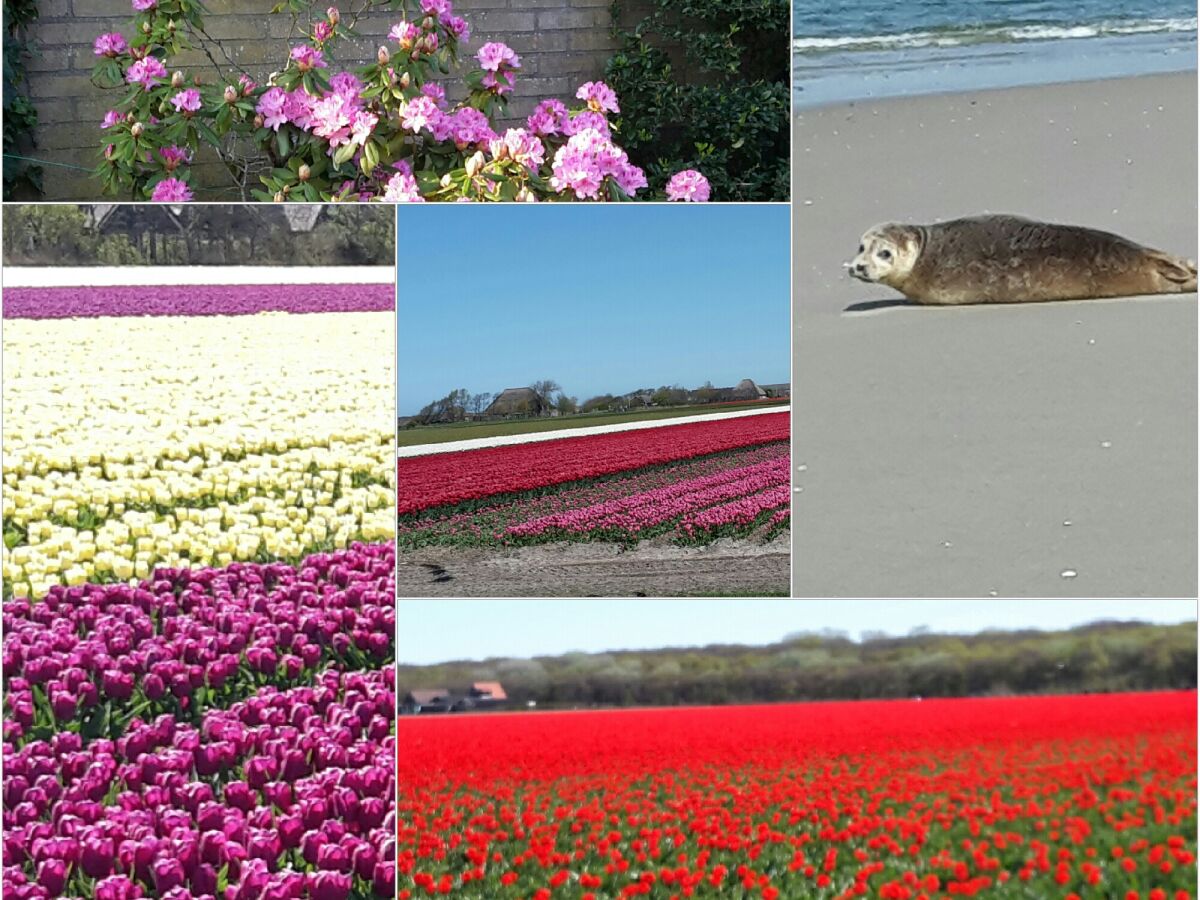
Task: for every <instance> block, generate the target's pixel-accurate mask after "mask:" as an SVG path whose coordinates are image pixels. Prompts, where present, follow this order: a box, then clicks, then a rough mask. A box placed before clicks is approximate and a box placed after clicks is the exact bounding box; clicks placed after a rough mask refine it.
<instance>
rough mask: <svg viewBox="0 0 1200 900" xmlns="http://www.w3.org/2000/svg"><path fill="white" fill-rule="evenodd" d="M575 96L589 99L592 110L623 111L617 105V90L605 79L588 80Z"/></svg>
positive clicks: (599, 111) (589, 107) (589, 106)
mask: <svg viewBox="0 0 1200 900" xmlns="http://www.w3.org/2000/svg"><path fill="white" fill-rule="evenodd" d="M575 96H576V97H578V98H579V99H580V100H585V101H587V105H588V109H590V110H591V111H592V112H597V113H603V112H613V113H619V112H620V111H621V108H620V107H619V106H617V94H616V91H614V90H613V89H612V88H610V87H609V86H608V85H607V84H605V83H604V82H603V81H589V82H586V83H585V84H583V85H582V86H581V87H580V88H579V90H578V91H576V92H575Z"/></svg>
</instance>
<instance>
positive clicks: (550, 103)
mask: <svg viewBox="0 0 1200 900" xmlns="http://www.w3.org/2000/svg"><path fill="white" fill-rule="evenodd" d="M569 121H570V118H569V117H568V115H567V108H566V107H565V106H564V105H563V103H562V101H560V100H543V101H542V102H541V103H539V104H538V105H537V107H536V108H535V109H534V111H533V114H532V115H531V116H530V117H529V118H528V119H526V120H525V124H526V125H527V126H528V127H529V130H530V131H532V132H533V133H534V134H537V135H541V136H542V137H549V136H550V135H553V134H562V133H564V132H565V130H566V127H567V123H568V122H569Z"/></svg>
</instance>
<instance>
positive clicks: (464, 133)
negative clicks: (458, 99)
mask: <svg viewBox="0 0 1200 900" xmlns="http://www.w3.org/2000/svg"><path fill="white" fill-rule="evenodd" d="M430 130H431V131H433V137H434V139H435V140H439V141H444V140H446V139H447V138H450V139H451V140H453V141H454V144H455V146H457V147H458V148H459V149H460V150H462V149H465V148H466V147H468V146H471V145H472V144H478V143H481V142H483V141H490V140H491V139H492V138H494V137H495V136H496V132H494V131H492V123H491V122H489V121H488V117H487V116H485V115H484V114H483V113H482V112H480V111H479V110H477V109H475V108H474V107H471V106H464V107H463V108H462V109H459V110H456V111H455V113H454V115H453V116H445V115H443V116H441V118H440V120H439V121H436V122H434V123H433V124H432V125H431V126H430Z"/></svg>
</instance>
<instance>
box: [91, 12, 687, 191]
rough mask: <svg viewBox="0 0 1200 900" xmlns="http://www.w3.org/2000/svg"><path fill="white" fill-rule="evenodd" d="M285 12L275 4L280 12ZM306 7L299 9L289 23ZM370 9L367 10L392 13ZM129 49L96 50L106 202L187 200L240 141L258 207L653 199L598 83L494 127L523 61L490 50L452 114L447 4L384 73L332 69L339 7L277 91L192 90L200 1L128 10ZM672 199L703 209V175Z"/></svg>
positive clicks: (109, 45)
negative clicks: (176, 60) (189, 65)
mask: <svg viewBox="0 0 1200 900" xmlns="http://www.w3.org/2000/svg"><path fill="white" fill-rule="evenodd" d="M283 5H284V4H280V7H282V6H283ZM306 5H307V4H306V3H304V2H301V0H293V2H291V3H289V4H288V7H289V8H290V9H292V10H293V12H295V11H297V10H298V9H301V8H304V7H305V6H306ZM396 5H398V4H396V3H394V2H384V0H367V2H366V3H365V6H364V10H365V9H370V8H372V7H376V6H388V7H394V6H396ZM133 7H134V10H135V12H136V13H137V14H136V15H135V16H134V19H133V28H132V33H133V37H132V38H130V39H128V40H127V39H126V38H125V36H124V35H122V34H120V33H118V32H113V33H110V34H102V35H100V36H99V37H97V38H96V41H95V45H94V51H95V55H96V57H97V63H96V67H95V71H94V74H93V81H94V82H95V83H96V84H98V85H100V86H103V87H109V88H121V89H123V91H124V95H123V96H122V98H121V99H120V100H119V101H118V102H117V103H116V104H115V105H114V108H113V109H112V110H110V111H109V113H108V114H107V115H106V116H105V117H104V121H103V122H102V123H101V125H100V127H101V128H102V129H103V130H104V131H105V133H106V135H105V139H104V140H105V147H104V154H103V155H104V161H103V162H102V163H101V165H100V167H99V169H98V174H99V176H100V178H101V179H102V182H103V184H104V187H105V189H106V190H107V191H110V192H112V193H126V194H131V195H132V196H133V197H135V198H143V197H149V198H150V199H152V200H156V201H164V202H181V201H186V200H189V199H191V198H192V196H193V191H192V188H191V186H190V174H189V171H190V170H189V168H188V166H189V164H190V163H191V162H192V160H193V158H194V155H195V153H196V151H197V150H198V149H199V148H200V147H201V146H202V145H209V146H211V147H213V148H215V149H216V150H217V151H218V152H219V153H223V154H224V158H226V160H227V161H228V160H229V159H230V158H231V157H230V154H229V153H227V152H226V151H227V150H228V148H229V146H230V142H232V141H236V140H239V139H240V140H242V141H246V142H249V143H250V144H251V145H253V147H254V148H255V152H256V154H257V155H260V156H262V157H265V160H266V162H267V163H268V165H269V171H268V172H266V173H265V174H262V175H261V176H260V180H261V182H262V184H263V189H259V190H255V191H253V192H252V193H253V195H254V196H255V197H256V198H258V199H260V200H271V199H274V200H304V201H320V200H339V199H360V200H371V199H377V200H385V201H421V200H426V199H430V200H457V201H470V200H521V201H533V200H538V199H562V200H625V199H629V198H631V197H633V196H634V195H636V194H637V192H638V191H641V190H643V189H645V188H646V177H645V174H644V173H643V171H642V170H641V169H640V168H639V167H637V166H635V165H633V164H632V163H631V162H630V161H629V157H628V156H627V154H626V153H625V152H624V151H623V150H622V149H621V148H620V147H619V146H618V144H617V143H616V137H617V136H616V135H614V133H613V128H612V126H611V125H610V122H609V119H608V116H609V115H610V114H615V113H617V112H619V110H620V106H619V103H618V99H617V96H616V94H615V93H614V92H613V91H612V90H611V89H610V88H609V87H608V86H607V85H605V84H604V83H603V82H588V83H586V84H584V85H582V86H581V87H580V88H579V90H578V92H577V93H576V99H577V100H579V101H582V103H581V105H579V106H577V107H576V108H574V109H568V107H567V106H566V105H565V104H564V103H562V102H560V101H559V100H554V99H548V100H545V101H543V102H542V103H541V104H539V105H538V107H537V109H536V110H535V111H534V113H533V114H532V115H531V116H529V117H528V120H527V121H526V123H525V125H524V127H518V128H506V129H504V130H503V131H501V130H498V129H497V127H496V124H495V123H496V121H497V117H498V116H499V115H501V114H503V112H504V111H505V109H506V105H507V95H508V94H510V93H511V92H512V89H513V85H514V83H515V80H516V78H517V73H518V71H519V70H520V68H521V60H520V57H519V56H518V55H517V54H516V53H515V52H513V50H512V49H511V48H509V47H507V46H506V45H504V44H502V43H498V42H491V43H486V44H484V45H483V46H481V47H480V48H479V50H478V51H477V52H476V53H475V60H476V62H477V63H478V68H477V69H475V70H473V71H472V72H470V73H469V74H468V75H467V76H466V84H467V87H468V90H469V93H468V95H467V98H466V99H465V100H464V101H463V102H461V103H458V104H456V105H453V106H451V105H450V104H449V103H448V102H447V100H446V94H445V90H444V89H443V88H442V87H441V86H440V85H439V84H437V83H436V82H435V81H434V80H433V79H434V78H435V77H437V76H440V75H446V74H449V72H450V71H451V69H452V67H454V66H455V65H457V64H458V60H459V51H460V47H461V46H462V45H463V44H465V43H466V42H467V41H468V40H469V37H470V26H469V25H468V23H467V22H466V21H465V20H464V19H463V18H461V17H460V16H457V15H455V14H454V12H453V8H452V5H451V2H450V0H420V9H419V11H416V10H413V11H412V12H414V13H415V15H412V16H411V18H410V17H408V16H407V15H406V17H405V18H402V19H401V20H400V21H398V22H397V23H396V24H395V25H394V26H393V27H392V29H391V31H390V32H389V34H388V40H389V42H388V44H386V45H384V46H381V47H380V48H379V50H378V53H377V58H376V62H374V63H372V64H370V65H367V66H363V67H360V68H357V69H355V70H354V71H346V70H336V69H335V66H334V65H333V64H332V63H333V51H334V48H335V47H336V45H337V43H338V42H339V41H341V40H343V39H345V38H346V37H348V36H350V35H351V34H352V33H353V31H352V29H351V28H350V25H349V24H348V23H346V22H343V20H342V16H341V13H340V12H339V11H338V9H337V8H336V7H330V8H329V9H328V10H327V12H326V14H325V15H324V16H323V17H321V18H318V19H316V20H315V21H314V22H312V24H311V28H310V29H309V31H308V34H307V38H306V40H305V41H304V42H303V43H300V44H298V45H296V46H294V47H292V49H291V53H290V55H289V57H288V59H287V60H286V62H285V64H284V65H283V67H282V69H281V71H279V72H278V73H275V74H274V75H272V76H271V79H270V81H269V82H268V83H267V84H262V85H260V84H256V83H255V82H254V81H252V80H251V79H250V78H249V77H248V76H246V75H242V76H240V77H239V78H237V79H233V78H227V79H225V80H224V83H219V84H208V83H205V82H203V81H202V80H201V79H200V78H199V77H196V78H194V79H193V80H192V81H191V82H189V81H188V80H187V79H186V78H185V76H184V74H183V73H182V72H181V71H176V72H173V73H172V72H170V71H169V69H168V67H167V63H169V62H171V61H172V59H173V57H174V56H175V55H176V54H177V53H179V52H180V51H181V50H185V49H188V48H189V47H190V46H191V37H192V36H194V35H195V34H197V33H198V32H200V31H202V29H203V16H202V14H203V8H202V6H201V4H200V3H199V2H198V0H133ZM666 195H667V197H668V198H669V199H673V200H705V199H707V198H708V186H707V182H706V180H705V178H704V176H703V175H701V174H700V173H699V172H695V171H690V172H685V173H680V174H679V175H677V176H676V180H673V181H672V186H671V188H669V189H668V190H667V194H666Z"/></svg>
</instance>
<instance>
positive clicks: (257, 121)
mask: <svg viewBox="0 0 1200 900" xmlns="http://www.w3.org/2000/svg"><path fill="white" fill-rule="evenodd" d="M266 124H267V120H266V119H264V118H263V117H262V115H261V114H259V115H257V116H255V117H254V127H255V128H262V127H263V126H264V125H266Z"/></svg>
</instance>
